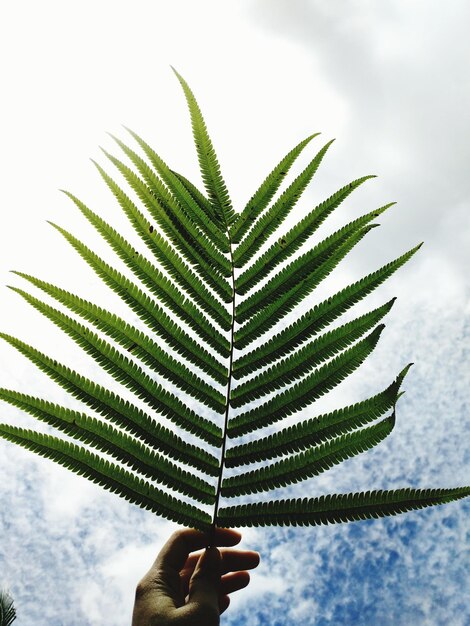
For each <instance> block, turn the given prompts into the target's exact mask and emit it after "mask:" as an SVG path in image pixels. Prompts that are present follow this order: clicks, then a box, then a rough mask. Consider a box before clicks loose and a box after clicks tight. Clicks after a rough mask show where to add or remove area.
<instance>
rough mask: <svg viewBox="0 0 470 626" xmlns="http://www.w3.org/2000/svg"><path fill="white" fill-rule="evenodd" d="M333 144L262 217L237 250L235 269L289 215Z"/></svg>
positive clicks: (323, 149)
mask: <svg viewBox="0 0 470 626" xmlns="http://www.w3.org/2000/svg"><path fill="white" fill-rule="evenodd" d="M332 143H333V140H332V141H329V142H328V143H327V144H326V145H325V146H323V148H322V149H321V150H320V151H319V152H318V153H317V154H316V156H315V157H314V158H313V159H312V161H310V163H309V164H308V165H307V167H306V168H305V169H304V170H303V171H302V172H301V173H300V174H299V176H297V178H296V179H295V180H294V182H293V183H291V184H290V185H289V187H288V188H287V189H286V190H285V191H284V193H283V194H282V195H281V196H280V198H279V199H278V200H277V201H276V202H275V203H274V204H273V205H272V207H271V208H270V209H269V210H268V211H266V213H264V215H263V216H261V217H260V218H259V219H258V220H257V221H256V223H255V224H254V226H253V228H252V229H251V230H250V232H249V233H248V235H247V236H246V237H245V239H244V240H243V241H242V242H241V243H240V245H239V246H238V247H237V248H236V250H235V253H234V256H233V262H234V265H235V267H243V266H244V265H245V264H246V263H248V261H249V260H250V259H251V258H252V257H253V256H254V255H255V254H256V252H258V250H259V249H260V247H261V246H262V244H263V243H264V242H265V241H266V239H267V238H268V237H269V235H271V233H273V232H274V231H275V230H276V228H277V227H278V226H279V225H280V224H281V223H282V222H283V220H284V219H285V218H286V217H287V216H288V215H289V212H290V211H291V209H292V208H293V207H294V206H295V204H296V202H297V200H298V199H299V197H300V195H301V194H302V192H303V191H304V189H305V187H306V186H307V185H308V183H309V182H310V181H311V180H312V178H313V176H314V174H315V172H316V171H317V169H318V167H319V165H320V163H321V162H322V160H323V157H324V156H325V154H326V151H327V150H328V148H329V147H330V146H331V144H332Z"/></svg>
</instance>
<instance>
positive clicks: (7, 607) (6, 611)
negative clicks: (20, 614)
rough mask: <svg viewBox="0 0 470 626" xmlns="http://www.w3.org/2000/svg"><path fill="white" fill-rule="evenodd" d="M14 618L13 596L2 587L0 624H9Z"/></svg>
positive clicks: (4, 625)
mask: <svg viewBox="0 0 470 626" xmlns="http://www.w3.org/2000/svg"><path fill="white" fill-rule="evenodd" d="M15 619H16V609H15V606H14V604H13V598H12V597H11V596H10V594H9V593H8V592H7V591H5V590H4V589H0V626H11V624H13V622H14V621H15Z"/></svg>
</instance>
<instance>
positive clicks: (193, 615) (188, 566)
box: [132, 528, 259, 626]
mask: <svg viewBox="0 0 470 626" xmlns="http://www.w3.org/2000/svg"><path fill="white" fill-rule="evenodd" d="M240 540H241V535H240V533H238V532H237V531H235V530H231V529H227V528H217V529H216V533H215V543H216V545H218V546H235V545H236V544H237V543H239V542H240ZM206 545H207V535H206V534H205V533H202V532H200V531H198V530H189V529H188V530H180V531H177V532H175V533H174V534H173V535H172V536H171V537H170V539H169V540H168V541H167V542H166V544H165V545H164V546H163V548H162V549H161V551H160V553H159V554H158V556H157V559H156V561H155V563H154V564H153V566H152V567H151V568H150V570H149V572H148V573H147V574H146V575H145V576H144V577H143V578H142V580H141V581H140V583H139V584H138V586H137V592H136V600H135V605H134V614H133V617H132V626H170V625H171V626H218V624H219V615H220V613H223V611H225V610H226V609H227V607H228V606H229V604H230V597H229V595H228V594H230V593H233V592H234V591H238V590H239V589H243V587H246V586H247V585H248V583H249V582H250V575H249V573H248V572H247V571H246V570H247V569H253V568H254V567H256V566H257V565H258V563H259V554H258V553H257V552H252V551H250V550H233V549H230V548H228V549H223V550H220V551H219V550H218V549H217V548H215V547H214V548H208V549H206V550H205V551H204V552H203V553H202V554H191V553H193V552H195V551H196V550H200V549H201V548H204V546H206Z"/></svg>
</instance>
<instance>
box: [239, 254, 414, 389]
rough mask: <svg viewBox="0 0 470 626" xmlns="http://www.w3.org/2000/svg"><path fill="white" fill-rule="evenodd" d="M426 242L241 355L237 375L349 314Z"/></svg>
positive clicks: (283, 351)
mask: <svg viewBox="0 0 470 626" xmlns="http://www.w3.org/2000/svg"><path fill="white" fill-rule="evenodd" d="M421 245H422V244H420V245H418V246H416V247H415V248H412V249H411V250H410V251H409V252H406V253H405V254H403V255H402V256H400V257H398V258H397V259H395V260H394V261H391V262H390V263H387V264H386V265H384V266H382V267H381V268H380V269H378V270H377V271H375V272H373V273H372V274H368V275H367V276H365V277H364V278H362V279H360V280H358V281H357V282H355V283H352V284H351V285H348V286H347V287H345V288H344V289H341V291H338V292H337V293H336V294H334V295H333V296H331V297H329V298H327V299H326V300H324V301H323V302H321V303H320V304H317V305H316V306H314V307H313V309H311V310H310V311H308V312H307V313H305V314H304V315H302V316H301V317H299V319H297V320H296V321H295V322H293V323H292V324H290V325H289V326H287V327H286V328H285V329H284V330H282V331H281V332H279V333H278V334H276V335H274V337H272V338H271V339H269V340H268V341H266V342H265V343H263V344H262V345H260V346H259V347H258V348H255V349H254V350H251V351H250V352H248V353H247V354H244V355H243V356H241V357H239V358H237V359H236V360H235V362H234V365H233V370H234V374H233V375H234V377H235V378H241V377H243V376H246V375H248V374H250V373H251V372H253V371H255V370H256V369H258V368H259V367H262V366H264V365H269V363H272V362H273V361H275V360H277V359H278V358H280V357H282V356H284V355H285V354H288V353H289V352H290V351H291V350H293V349H295V348H296V347H297V346H299V345H301V343H302V342H303V341H305V340H306V339H309V338H310V337H312V336H313V335H315V334H317V333H318V332H320V331H321V330H322V329H323V328H325V326H327V325H328V324H330V323H331V322H333V321H334V320H335V319H337V318H338V317H339V316H340V315H342V314H343V313H345V312H346V311H347V310H348V309H349V308H351V307H352V306H353V305H354V304H357V302H359V301H360V300H362V299H363V298H365V297H366V296H368V295H369V294H370V293H371V292H372V291H374V289H376V287H378V286H379V285H381V284H382V283H383V282H384V281H385V280H386V279H387V278H389V277H390V276H391V275H392V274H393V273H394V272H395V271H396V270H397V269H398V268H399V267H401V266H402V265H404V264H405V263H406V262H407V261H408V260H409V259H410V258H411V257H412V256H413V254H415V252H417V251H418V250H419V248H420V247H421Z"/></svg>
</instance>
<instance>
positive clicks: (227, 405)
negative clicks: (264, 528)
mask: <svg viewBox="0 0 470 626" xmlns="http://www.w3.org/2000/svg"><path fill="white" fill-rule="evenodd" d="M226 229H227V237H228V240H229V248H230V263H231V266H232V323H231V326H230V355H229V364H228V379H227V395H226V400H225V416H224V427H223V431H222V449H221V452H220V468H219V477H218V480H217V489H216V495H215V503H214V516H213V519H212V524H211V529H210V533H209V541H208V547H213V546H215V530H216V528H217V516H218V512H219V500H220V491H221V487H222V478H223V474H224V466H225V448H226V444H227V430H228V416H229V411H230V392H231V389H232V369H233V346H234V334H235V310H236V305H235V264H234V262H233V248H232V245H233V244H232V238H231V236H230V228H229V226H228V224H226Z"/></svg>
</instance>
